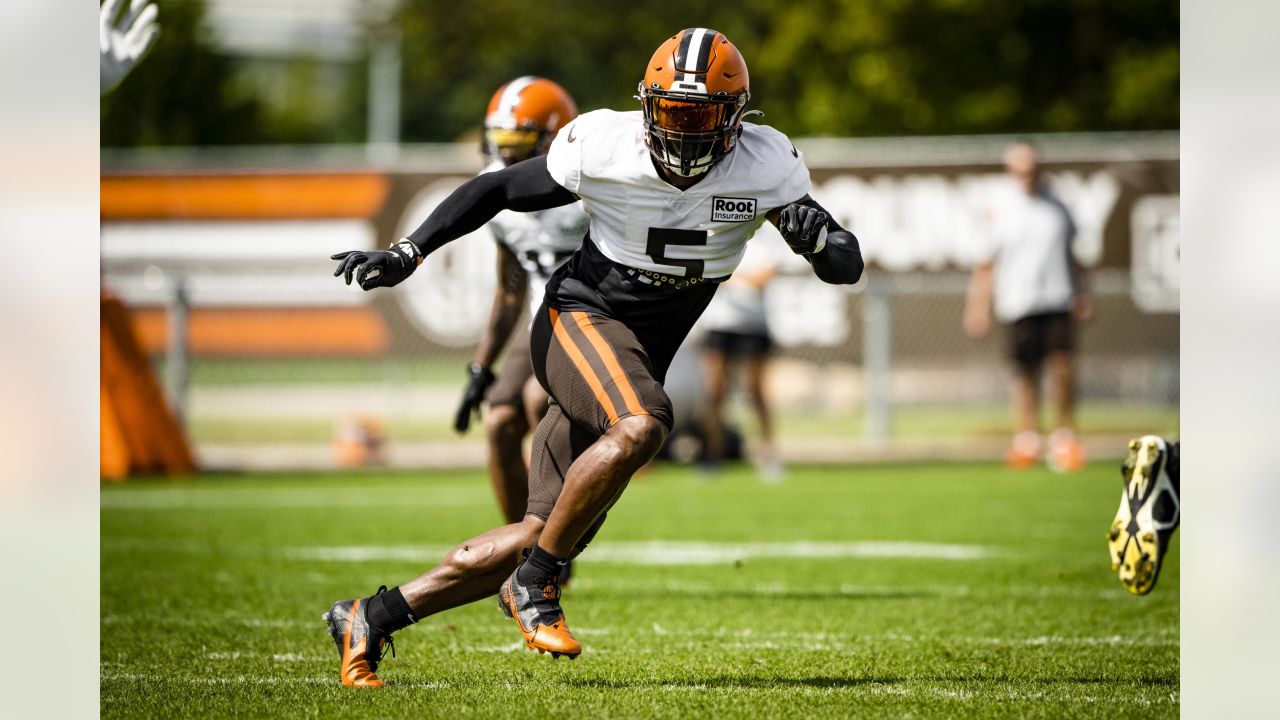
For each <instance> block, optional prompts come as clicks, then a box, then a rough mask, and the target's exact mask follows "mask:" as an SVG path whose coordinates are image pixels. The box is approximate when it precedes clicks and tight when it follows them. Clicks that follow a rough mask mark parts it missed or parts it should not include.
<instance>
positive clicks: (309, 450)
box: [102, 134, 1179, 468]
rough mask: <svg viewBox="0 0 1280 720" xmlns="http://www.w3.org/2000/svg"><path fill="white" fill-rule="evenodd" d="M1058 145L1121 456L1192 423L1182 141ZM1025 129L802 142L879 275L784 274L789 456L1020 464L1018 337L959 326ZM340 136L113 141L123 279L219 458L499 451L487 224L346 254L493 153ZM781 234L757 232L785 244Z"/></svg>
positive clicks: (1057, 167)
mask: <svg viewBox="0 0 1280 720" xmlns="http://www.w3.org/2000/svg"><path fill="white" fill-rule="evenodd" d="M1039 140H1040V141H1041V145H1042V147H1043V148H1044V150H1045V155H1046V158H1047V160H1048V161H1049V162H1048V163H1047V170H1048V171H1049V178H1050V181H1051V182H1052V183H1053V184H1054V185H1055V187H1056V188H1057V190H1058V191H1059V192H1060V193H1061V197H1062V198H1063V199H1064V202H1065V203H1066V204H1067V206H1068V207H1069V208H1070V209H1071V212H1072V214H1073V215H1074V216H1075V218H1076V221H1077V225H1078V226H1079V228H1080V236H1079V238H1078V242H1077V248H1076V252H1077V257H1078V258H1079V259H1081V260H1082V262H1083V263H1084V264H1085V265H1086V266H1087V267H1089V268H1091V270H1090V285H1091V287H1092V291H1093V295H1094V305H1095V317H1094V319H1093V320H1092V321H1091V322H1089V323H1087V324H1085V325H1084V326H1083V327H1081V328H1079V331H1078V334H1077V351H1078V362H1077V370H1078V371H1077V386H1078V393H1077V395H1078V413H1077V419H1078V424H1079V429H1080V431H1081V432H1082V434H1083V436H1084V439H1085V442H1086V445H1087V446H1088V448H1089V450H1090V452H1091V453H1092V454H1093V456H1094V457H1104V456H1109V455H1114V454H1117V453H1118V452H1119V450H1120V449H1121V448H1123V446H1124V440H1125V439H1126V438H1127V437H1128V436H1131V435H1134V434H1139V433H1148V432H1160V433H1168V434H1176V432H1177V430H1178V422H1179V421H1178V401H1179V396H1178V371H1179V367H1178V340H1179V335H1178V312H1177V290H1176V289H1177V265H1178V259H1177V247H1178V236H1177V192H1178V188H1177V168H1178V161H1177V136H1176V134H1163V135H1162V134H1147V135H1117V136H1107V135H1101V136H1080V135H1070V136H1045V137H1043V138H1039ZM1008 141H1009V138H1001V137H984V138H967V139H966V138H925V139H896V140H895V139H880V140H874V141H842V140H812V141H808V142H805V141H797V145H798V146H799V147H800V148H801V150H802V151H804V152H805V153H806V156H807V157H808V158H809V164H810V167H811V168H812V169H813V178H814V193H813V194H814V196H815V197H816V198H817V199H818V200H819V201H820V202H822V203H823V204H824V206H826V207H828V208H829V209H831V210H832V212H833V213H834V214H835V215H836V216H837V218H838V219H839V220H840V221H841V223H842V224H844V225H845V226H846V227H850V228H852V229H853V230H854V231H855V232H857V233H858V234H859V235H860V237H862V239H863V243H864V254H865V255H866V256H867V258H868V260H869V261H870V262H871V265H870V267H869V268H868V271H867V274H866V277H865V279H864V280H863V281H862V282H860V283H859V284H858V285H857V286H854V287H853V288H841V287H832V286H827V285H824V284H822V283H821V282H819V281H818V280H816V278H814V277H813V275H812V272H811V271H810V269H809V268H808V266H807V265H806V263H804V262H803V260H800V259H798V258H796V257H794V256H790V257H789V258H788V259H787V260H786V261H784V263H783V264H782V266H781V268H780V271H779V274H778V276H777V277H776V278H775V279H774V281H773V282H772V283H771V285H770V287H769V290H768V294H767V307H768V312H769V316H770V321H771V326H772V330H773V332H774V335H775V339H776V340H777V349H776V352H775V355H774V357H773V359H772V362H771V365H770V368H769V373H768V388H769V396H770V397H771V398H772V400H773V403H774V405H775V410H776V416H777V422H776V424H777V433H778V436H779V449H780V451H781V454H782V456H783V459H784V460H786V461H790V462H805V461H826V460H829V461H842V462H843V461H854V460H863V459H882V458H902V457H906V458H970V457H972V458H982V457H998V456H1000V455H1001V454H1002V453H1003V451H1004V449H1005V447H1006V445H1007V443H1008V439H1009V433H1010V426H1011V412H1010V410H1009V407H1008V406H1009V393H1010V381H1011V369H1010V364H1009V361H1008V359H1007V356H1008V353H1007V351H1006V345H1007V341H1006V339H1005V337H1004V334H1003V333H1002V332H1001V328H998V327H997V328H996V329H995V332H993V333H992V334H991V335H990V336H989V337H987V338H985V339H983V340H981V341H975V340H972V339H970V338H968V337H967V336H966V335H965V334H964V332H963V329H962V315H963V307H964V299H965V292H966V286H967V282H968V273H967V271H966V268H967V267H968V266H969V265H970V264H971V263H972V262H973V261H974V259H975V258H976V257H977V253H976V252H975V248H976V247H977V245H975V243H977V242H979V241H980V239H981V236H982V234H983V222H984V220H983V217H982V211H981V208H982V204H983V202H984V198H986V197H988V196H989V194H990V193H991V192H992V191H993V189H994V188H997V187H998V186H999V185H1000V184H1001V183H1002V182H1005V180H1004V179H1003V178H1002V175H1001V169H1000V167H999V165H998V164H996V163H997V161H998V158H999V149H1000V148H1001V147H1003V144H1004V143H1006V142H1008ZM341 150H342V149H341V148H327V149H326V148H320V149H316V150H311V151H308V152H307V153H291V152H287V151H286V150H284V149H276V150H274V151H268V150H264V149H256V150H255V151H253V152H252V153H249V152H246V153H243V154H242V155H237V154H235V153H230V154H228V151H218V153H219V154H216V155H210V154H209V153H206V152H203V151H202V152H199V153H194V154H184V153H173V152H171V153H168V154H156V152H154V151H153V152H152V153H150V154H147V153H141V154H139V153H118V152H117V153H112V152H104V175H103V192H102V198H103V200H102V211H103V229H102V238H103V243H102V263H103V287H104V289H105V290H107V291H108V292H114V293H116V294H118V295H120V296H121V298H122V299H123V300H124V301H125V303H126V304H127V305H128V306H129V307H130V308H131V309H132V310H133V313H134V319H135V323H136V325H137V329H138V332H139V335H140V336H141V338H142V340H143V344H144V346H145V347H146V348H147V349H148V350H149V351H150V352H151V353H152V357H153V358H154V362H155V364H156V367H157V376H158V377H160V378H162V379H163V380H164V381H165V383H166V384H167V386H168V387H169V390H170V394H171V398H172V400H173V402H174V404H175V406H176V407H178V408H179V410H180V413H181V416H182V419H183V422H184V424H185V426H186V428H187V430H188V433H189V435H190V437H191V439H192V441H193V442H194V445H195V449H196V451H197V455H198V456H199V458H200V460H201V462H202V465H203V466H204V467H280V468H301V467H328V466H333V465H338V464H356V463H364V462H383V463H390V464H394V465H406V466H421V465H472V464H478V463H480V462H482V461H483V459H484V456H485V448H484V444H483V441H482V438H481V437H480V431H479V430H477V429H473V431H472V433H471V434H470V435H468V436H463V437H459V436H458V435H456V434H455V433H454V432H453V430H452V422H451V419H452V415H453V413H454V410H455V408H456V407H457V403H458V401H459V399H460V396H461V393H462V389H463V385H464V380H465V376H464V368H465V366H466V364H467V363H468V361H469V360H470V358H471V354H472V348H473V347H474V343H475V341H476V340H477V339H478V337H479V333H480V329H481V328H482V326H483V323H484V321H485V318H486V316H487V313H488V309H489V306H490V297H491V294H492V292H493V287H494V285H495V282H496V278H495V275H496V273H495V272H494V268H495V259H496V252H495V250H494V245H493V242H492V241H491V238H487V237H485V236H486V235H487V232H486V231H485V230H483V229H482V230H480V231H478V232H477V233H476V235H475V236H473V237H469V238H464V239H461V240H459V241H457V242H455V243H452V244H450V245H449V246H447V247H446V248H444V249H443V250H442V251H440V252H439V253H437V254H435V255H433V256H432V258H431V260H430V261H429V262H427V263H426V264H424V265H423V266H422V267H421V268H420V270H419V271H418V273H416V274H415V276H414V277H413V278H412V279H411V280H410V281H408V282H406V283H404V284H403V285H401V286H399V287H397V288H395V289H393V290H389V291H388V290H382V291H378V292H374V293H362V292H360V291H358V290H352V289H349V288H346V287H344V286H343V285H342V284H341V283H340V282H339V281H337V280H336V279H335V278H333V277H332V268H333V263H332V262H331V261H329V260H328V256H329V255H330V254H331V253H334V252H338V251H342V250H349V249H353V248H368V247H376V246H380V245H384V244H385V242H386V239H387V238H393V237H400V236H403V235H404V234H405V233H407V232H408V231H409V230H410V229H412V227H414V226H416V224H417V223H418V222H420V221H421V219H422V218H424V217H426V215H427V214H428V213H429V212H430V210H431V208H432V207H434V205H435V204H436V203H438V202H439V201H440V200H441V199H442V198H443V197H444V196H445V195H446V194H447V193H449V192H450V191H452V189H453V188H455V187H457V185H458V184H460V183H461V182H463V181H464V180H465V179H466V178H467V177H469V176H470V175H471V174H473V173H474V172H475V171H476V170H477V169H478V164H479V163H478V160H477V159H476V158H475V157H474V152H473V151H472V150H470V149H469V148H459V147H455V146H445V147H423V148H416V149H415V148H409V149H405V150H403V151H402V154H401V155H400V156H399V159H398V160H397V161H396V163H393V164H392V165H384V166H373V167H371V166H369V165H367V164H362V162H361V161H360V160H359V159H358V158H357V157H356V156H355V155H353V154H352V153H353V152H355V151H354V150H352V151H351V152H348V153H346V154H343V153H342V152H340V151H341ZM210 152H212V151H210ZM193 158H194V159H193ZM210 163H212V165H210ZM271 167H281V168H287V169H285V170H279V171H276V170H271V169H270V168H271ZM771 232H772V231H771V228H769V226H768V225H766V226H765V228H764V229H763V230H762V232H761V233H760V234H759V235H757V237H756V238H755V239H753V240H752V241H751V242H753V243H760V242H779V243H780V242H781V240H780V239H777V238H776V237H772V238H771V237H768V236H769V235H770V233H771ZM772 234H773V235H775V236H776V233H772ZM698 345H699V341H698V338H697V329H695V334H694V336H691V338H690V340H689V341H687V342H686V345H685V349H684V350H682V353H681V355H680V357H679V358H678V359H677V362H676V363H675V365H674V366H673V368H672V371H671V373H670V376H669V377H668V382H667V387H668V392H669V394H671V395H672V397H673V400H674V401H675V406H676V413H677V419H678V420H679V419H681V418H686V419H692V418H695V417H696V416H697V414H698V411H699V406H700V404H701V393H702V389H703V387H704V384H703V382H702V380H701V379H700V377H699V375H698V373H699V363H698V359H697V352H698V351H697V348H698ZM743 406H744V403H743V402H742V399H741V397H740V393H735V394H734V400H733V401H732V402H731V407H730V408H729V418H730V420H731V421H732V422H733V423H735V424H736V425H737V426H738V427H739V428H740V429H741V430H742V431H743V432H744V434H745V435H746V436H747V437H752V436H753V432H752V430H753V427H752V426H753V422H752V420H751V418H750V417H749V413H745V412H743V410H744V407H743Z"/></svg>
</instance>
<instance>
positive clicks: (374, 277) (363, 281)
mask: <svg viewBox="0 0 1280 720" xmlns="http://www.w3.org/2000/svg"><path fill="white" fill-rule="evenodd" d="M422 258H423V255H422V251H421V250H419V249H418V246H417V245H414V244H413V243H412V242H409V241H408V240H401V241H400V242H398V243H396V244H394V245H392V246H391V248H390V249H389V250H348V251H346V252H340V253H338V254H336V255H330V256H329V259H330V260H337V261H338V269H337V270H334V271H333V276H334V277H338V276H342V277H343V279H344V280H345V281H346V283H347V284H348V285H350V284H351V279H352V277H353V276H354V277H355V281H356V282H357V283H358V284H359V285H360V287H361V288H362V289H364V290H372V289H374V288H376V287H392V286H393V285H399V284H400V283H401V282H403V281H404V279H405V278H407V277H409V276H410V275H412V274H413V271H414V270H416V269H417V268H418V266H419V265H421V264H422Z"/></svg>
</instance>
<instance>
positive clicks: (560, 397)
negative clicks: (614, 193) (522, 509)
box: [527, 239, 715, 518]
mask: <svg viewBox="0 0 1280 720" xmlns="http://www.w3.org/2000/svg"><path fill="white" fill-rule="evenodd" d="M713 294H715V284H713V283H698V284H693V285H688V286H684V287H678V286H673V285H672V284H666V285H662V284H658V283H655V282H653V280H652V278H648V277H645V276H643V275H641V274H640V273H638V272H637V271H636V270H634V269H632V268H627V267H625V266H622V265H617V264H615V263H613V262H611V261H610V260H608V259H607V258H605V257H604V256H603V255H602V254H601V253H600V251H599V249H597V248H596V247H595V244H594V243H593V242H592V241H591V240H590V239H588V240H586V241H584V242H583V247H582V249H581V250H579V251H578V252H577V253H575V254H574V256H573V258H572V259H571V260H570V261H569V262H568V263H567V264H565V266H564V267H562V268H561V269H560V270H559V271H557V272H556V274H555V275H554V276H553V277H552V278H551V281H550V282H549V283H548V284H547V296H546V299H545V300H544V301H543V305H542V307H541V308H539V310H538V312H537V313H536V314H535V316H534V319H533V326H532V328H531V330H530V333H529V349H530V353H529V356H530V359H531V361H532V364H533V372H534V376H535V377H536V378H538V382H539V383H541V384H542V387H543V388H544V389H545V390H546V391H547V394H548V395H550V396H551V403H550V408H549V409H548V412H547V415H546V417H545V418H543V420H542V422H540V423H539V424H538V428H537V430H536V432H535V433H534V436H533V448H532V452H531V455H530V459H529V506H528V510H527V512H528V513H529V514H530V515H536V516H538V517H542V518H546V517H547V516H548V515H550V513H551V508H552V507H553V506H554V505H555V501H556V499H557V498H559V496H560V490H561V488H563V487H564V478H565V473H567V472H568V470H569V465H570V464H572V463H573V461H574V460H575V459H577V457H578V456H579V455H580V454H582V452H583V451H585V450H586V449H587V448H588V447H590V446H591V444H592V443H594V442H595V441H596V440H597V439H598V438H599V437H600V436H601V435H603V434H604V433H605V432H606V431H607V430H608V429H609V428H610V427H612V426H613V425H614V424H615V423H617V422H618V421H619V420H622V419H623V418H626V417H631V416H636V415H648V416H651V417H653V418H654V419H655V420H658V421H659V422H661V423H662V424H663V425H665V426H666V427H667V428H668V429H670V428H671V426H672V425H673V424H674V416H673V411H672V407H671V399H670V398H669V397H667V393H666V391H665V390H663V388H662V382H663V380H664V379H665V378H666V374H667V369H668V368H669V367H670V366H671V359H672V358H673V357H674V356H675V354H676V350H678V349H679V347H680V343H682V342H683V341H684V338H685V336H686V335H688V333H689V329H690V328H692V327H693V323H694V322H695V321H696V320H697V319H698V316H700V315H701V314H702V311H703V310H704V309H706V306H707V303H709V302H710V301H711V296H712V295H713Z"/></svg>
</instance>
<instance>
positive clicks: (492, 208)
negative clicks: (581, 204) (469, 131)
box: [408, 155, 578, 255]
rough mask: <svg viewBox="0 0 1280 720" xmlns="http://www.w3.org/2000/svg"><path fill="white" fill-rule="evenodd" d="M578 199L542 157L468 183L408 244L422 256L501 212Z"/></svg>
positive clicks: (548, 205) (478, 176)
mask: <svg viewBox="0 0 1280 720" xmlns="http://www.w3.org/2000/svg"><path fill="white" fill-rule="evenodd" d="M577 199H578V197H577V196H576V195H574V194H573V193H571V192H569V191H568V190H566V189H565V188H564V187H562V186H561V185H560V184H559V183H557V182H556V181H555V180H553V179H552V178H551V173H549V172H547V158H546V156H545V155H542V156H539V157H535V158H530V159H528V160H525V161H523V162H518V163H516V164H515V165H512V166H510V167H505V168H503V169H501V170H496V171H494V172H490V173H484V174H483V175H477V176H476V177H474V178H472V179H470V180H468V181H467V182H465V183H463V184H462V187H460V188H458V189H457V190H454V191H453V193H452V194H451V195H449V197H447V198H445V199H444V201H443V202H441V203H440V205H438V206H437V207H436V209H435V210H433V211H432V212H431V215H430V216H428V217H427V219H426V220H425V221H423V223H422V224H421V225H419V226H418V229H417V230H414V231H413V232H412V233H410V234H409V238H408V239H409V241H410V242H412V243H413V244H414V245H417V246H418V249H419V250H421V251H422V254H424V255H430V254H431V253H433V252H435V251H436V250H438V249H439V248H440V247H441V246H443V245H444V244H445V243H448V242H451V241H453V240H457V239H458V238H460V237H462V236H463V235H466V234H467V233H469V232H472V231H474V230H476V229H477V228H479V227H480V226H481V225H483V224H485V223H486V222H488V221H489V220H490V219H492V218H493V216H494V215H497V214H498V213H499V212H501V211H503V210H516V211H519V212H533V211H534V210H547V209H549V208H553V207H560V206H561V205H568V204H569V203H571V202H574V201H575V200H577Z"/></svg>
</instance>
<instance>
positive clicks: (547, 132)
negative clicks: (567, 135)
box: [484, 75, 578, 165]
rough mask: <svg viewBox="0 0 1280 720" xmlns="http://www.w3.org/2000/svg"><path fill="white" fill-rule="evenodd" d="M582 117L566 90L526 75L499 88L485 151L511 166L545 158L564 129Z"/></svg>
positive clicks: (486, 130)
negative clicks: (531, 159) (538, 156)
mask: <svg viewBox="0 0 1280 720" xmlns="http://www.w3.org/2000/svg"><path fill="white" fill-rule="evenodd" d="M577 116H578V106H577V105H576V104H575V103H574V102H573V98H572V97H570V95H569V93H568V92H566V91H565V89H564V88H562V87H560V86H559V85H557V84H556V83H553V82H551V81H550V80H548V79H546V78H540V77H535V76H533V75H525V76H524V77H518V78H516V79H515V80H512V81H511V82H509V83H507V84H505V85H503V86H502V87H500V88H498V92H496V93H494V94H493V98H492V99H491V100H489V110H488V111H487V112H486V113H485V116H484V151H485V154H487V155H492V156H493V157H496V158H498V159H500V160H501V161H502V162H503V164H505V165H511V164H513V163H517V162H520V161H521V160H528V159H529V158H531V157H533V156H535V155H542V154H544V153H546V152H547V150H548V148H550V147H551V140H552V139H553V138H555V136H556V133H557V132H559V130H560V128H562V127H564V126H565V125H568V124H569V121H570V120H572V119H574V118H575V117H577Z"/></svg>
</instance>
